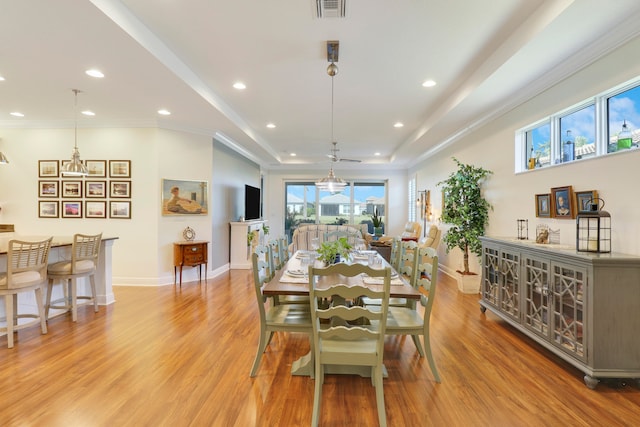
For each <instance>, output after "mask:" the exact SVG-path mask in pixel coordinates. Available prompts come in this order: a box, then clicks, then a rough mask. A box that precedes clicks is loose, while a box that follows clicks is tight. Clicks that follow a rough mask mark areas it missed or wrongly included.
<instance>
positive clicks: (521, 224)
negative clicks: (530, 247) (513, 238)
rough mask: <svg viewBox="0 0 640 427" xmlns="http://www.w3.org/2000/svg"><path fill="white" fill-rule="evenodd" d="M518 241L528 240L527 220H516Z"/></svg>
mask: <svg viewBox="0 0 640 427" xmlns="http://www.w3.org/2000/svg"><path fill="white" fill-rule="evenodd" d="M516 221H517V222H518V240H529V220H528V219H518V220H516Z"/></svg>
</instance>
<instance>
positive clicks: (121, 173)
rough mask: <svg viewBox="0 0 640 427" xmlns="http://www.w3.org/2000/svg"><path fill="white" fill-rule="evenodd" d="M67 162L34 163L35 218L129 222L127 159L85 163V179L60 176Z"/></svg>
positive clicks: (42, 161)
mask: <svg viewBox="0 0 640 427" xmlns="http://www.w3.org/2000/svg"><path fill="white" fill-rule="evenodd" d="M68 161H69V160H38V178H39V179H38V217H40V218H114V219H115V218H118V219H131V160H85V161H84V165H85V166H86V167H87V170H88V171H89V175H87V176H85V177H82V176H80V177H76V176H63V175H62V174H61V172H60V171H61V168H62V167H63V166H64V165H65V164H66V163H67V162H68Z"/></svg>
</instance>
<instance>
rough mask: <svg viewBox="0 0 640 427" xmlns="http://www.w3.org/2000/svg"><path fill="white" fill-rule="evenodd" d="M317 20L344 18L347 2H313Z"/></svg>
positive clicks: (339, 0) (342, 0)
mask: <svg viewBox="0 0 640 427" xmlns="http://www.w3.org/2000/svg"><path fill="white" fill-rule="evenodd" d="M315 1H316V15H317V17H318V18H344V17H345V16H347V13H346V12H347V0H315Z"/></svg>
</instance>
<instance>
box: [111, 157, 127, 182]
mask: <svg viewBox="0 0 640 427" xmlns="http://www.w3.org/2000/svg"><path fill="white" fill-rule="evenodd" d="M109 177H110V178H131V160H109Z"/></svg>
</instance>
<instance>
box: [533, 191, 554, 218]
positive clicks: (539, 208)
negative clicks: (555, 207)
mask: <svg viewBox="0 0 640 427" xmlns="http://www.w3.org/2000/svg"><path fill="white" fill-rule="evenodd" d="M536 217H538V218H551V195H550V194H549V193H546V194H536Z"/></svg>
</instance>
